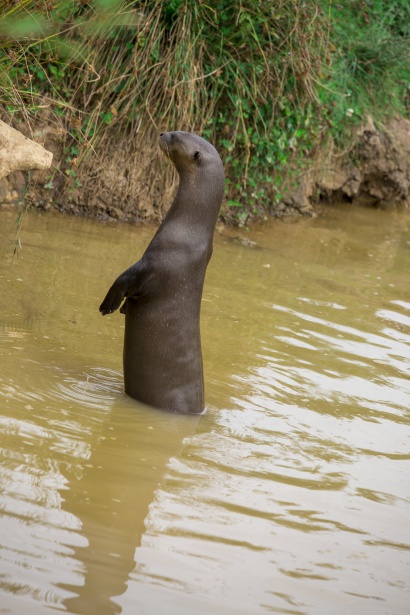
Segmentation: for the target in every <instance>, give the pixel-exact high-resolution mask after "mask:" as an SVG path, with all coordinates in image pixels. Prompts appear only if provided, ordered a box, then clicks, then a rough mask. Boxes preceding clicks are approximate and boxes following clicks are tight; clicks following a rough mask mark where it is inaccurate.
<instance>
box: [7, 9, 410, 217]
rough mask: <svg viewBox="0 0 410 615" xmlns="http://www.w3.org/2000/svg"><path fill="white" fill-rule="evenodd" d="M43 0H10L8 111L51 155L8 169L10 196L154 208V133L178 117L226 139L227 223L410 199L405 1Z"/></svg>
mask: <svg viewBox="0 0 410 615" xmlns="http://www.w3.org/2000/svg"><path fill="white" fill-rule="evenodd" d="M46 5H47V6H46ZM46 5H45V4H44V3H43V2H39V1H37V0H16V2H15V3H13V6H12V7H10V6H9V5H7V6H6V7H5V8H4V7H3V8H2V9H0V45H1V50H2V53H1V54H0V119H2V120H4V121H7V122H8V123H10V124H12V125H13V126H14V127H15V128H17V129H19V130H21V131H22V132H23V133H24V134H26V136H28V137H30V138H34V139H35V140H37V141H39V142H40V143H41V144H43V145H45V147H46V148H47V149H49V150H50V151H52V152H53V155H54V164H55V167H54V169H53V171H52V172H51V173H43V174H41V173H36V174H32V175H31V179H30V182H29V183H28V184H27V182H26V178H25V177H24V176H23V175H21V174H20V175H16V176H15V177H11V178H10V179H9V180H8V183H7V184H2V186H1V187H0V202H2V203H10V202H14V201H17V200H19V199H20V200H21V198H22V195H23V194H24V198H25V200H26V202H28V203H30V204H32V205H33V206H35V207H38V208H43V209H49V208H57V209H60V210H62V211H66V212H70V213H74V214H79V215H85V216H92V217H99V218H106V219H116V220H123V221H159V220H161V219H162V218H163V216H164V213H165V212H166V209H167V207H168V206H169V204H170V202H171V200H172V195H173V193H174V191H175V187H176V177H175V174H174V173H173V171H172V169H171V167H170V166H169V165H167V164H166V163H165V162H164V159H163V157H162V156H161V154H160V152H159V149H158V134H159V133H160V132H161V131H163V130H173V129H178V130H188V131H191V132H195V133H197V134H200V135H201V136H203V137H205V138H206V139H208V140H209V141H211V142H212V143H213V144H214V145H215V146H216V147H217V149H218V151H219V152H220V154H221V157H222V159H223V162H224V166H225V172H226V190H225V200H224V204H223V206H222V210H221V220H222V222H224V223H225V224H233V225H239V226H245V225H247V224H248V223H249V222H252V221H255V220H260V219H264V218H266V217H281V216H284V215H294V214H303V215H314V214H315V213H316V212H317V210H318V206H319V205H320V204H321V203H323V202H326V201H328V200H332V199H334V198H336V199H338V200H339V199H340V198H342V199H348V200H353V201H355V200H360V201H361V202H366V203H368V204H371V205H375V206H377V205H380V206H383V207H384V206H390V205H391V204H398V203H399V204H403V203H405V202H406V199H408V192H409V188H408V184H409V179H408V178H409V170H408V166H406V165H407V160H408V156H409V146H408V140H409V136H408V133H409V130H408V122H407V120H406V118H407V119H408V118H409V111H410V108H409V101H410V90H409V83H410V68H409V67H410V6H409V5H408V3H407V2H405V1H404V0H402V1H399V2H397V3H394V6H392V5H391V3H389V2H387V0H377V2H376V1H373V0H372V1H369V2H367V3H362V2H356V1H354V2H352V1H351V0H340V2H338V3H333V2H330V0H312V1H311V2H309V3H300V2H297V1H296V0H282V2H281V3H279V5H278V6H277V7H276V9H275V10H273V8H272V3H270V2H266V3H255V2H254V0H241V1H239V0H218V1H217V0H209V1H208V2H207V3H206V4H204V3H202V2H200V3H198V2H196V1H193V0H172V1H167V2H163V1H162V0H161V1H160V0H139V1H136V2H133V3H131V4H130V3H126V2H123V1H121V0H104V2H94V1H91V0H90V1H85V2H82V3H81V4H78V3H67V2H61V1H59V0H52V1H51V2H49V3H46ZM399 118H403V119H399Z"/></svg>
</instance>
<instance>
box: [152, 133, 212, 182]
mask: <svg viewBox="0 0 410 615" xmlns="http://www.w3.org/2000/svg"><path fill="white" fill-rule="evenodd" d="M160 146H161V149H162V151H163V152H164V153H165V154H166V156H168V158H169V159H170V160H171V161H172V162H173V164H174V166H175V168H176V170H177V171H178V173H179V174H180V175H185V174H186V173H190V174H191V173H192V174H194V175H197V174H198V172H201V171H202V170H205V169H206V170H211V169H212V171H213V172H215V171H222V173H223V167H222V161H221V159H220V157H219V154H218V152H217V151H216V149H215V148H214V146H213V145H211V144H210V143H208V141H205V139H202V138H201V137H198V136H197V135H195V134H193V133H191V132H184V131H182V130H176V131H174V132H162V133H161V135H160Z"/></svg>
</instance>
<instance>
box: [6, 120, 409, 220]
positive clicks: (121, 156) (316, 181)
mask: <svg viewBox="0 0 410 615" xmlns="http://www.w3.org/2000/svg"><path fill="white" fill-rule="evenodd" d="M43 142H44V144H45V147H46V148H47V149H49V150H50V151H52V152H53V154H54V161H55V162H54V169H53V170H51V171H50V170H42V171H34V172H32V173H31V174H30V175H29V174H28V173H25V172H14V173H12V174H10V175H9V176H8V177H7V178H4V179H2V180H1V181H0V208H2V209H4V208H9V207H15V206H18V205H19V204H21V202H22V200H24V202H25V204H26V205H29V206H31V207H34V208H37V209H40V210H50V209H56V210H59V211H62V212H64V213H68V214H74V215H80V216H85V217H95V218H99V219H104V220H118V221H123V222H151V221H154V222H159V221H160V220H161V219H162V218H163V216H164V214H165V213H166V211H167V207H168V206H169V205H170V203H171V201H172V194H173V191H174V190H175V181H176V179H175V178H174V177H173V171H172V169H171V168H170V165H168V163H167V162H166V161H165V159H164V158H163V155H162V154H161V153H160V152H159V151H158V148H157V144H156V142H155V135H153V137H152V141H151V142H150V143H149V144H147V146H146V148H145V150H141V151H140V154H139V155H138V153H137V152H135V150H134V148H133V145H132V143H131V144H130V143H128V147H127V143H126V142H123V143H119V144H117V145H116V147H115V148H114V149H113V150H112V153H111V155H109V152H107V155H106V157H105V159H104V160H100V169H99V170H98V171H97V172H95V173H89V170H88V169H87V168H82V170H81V171H82V174H84V177H85V178H87V179H86V180H85V183H84V184H82V183H81V182H80V181H79V180H78V179H77V177H71V178H70V177H67V176H65V175H64V174H63V173H62V172H61V170H60V169H61V165H62V161H63V156H62V151H61V147H60V143H59V139H58V135H56V134H55V132H54V131H53V130H50V131H46V132H44V133H43ZM130 149H131V151H130ZM90 163H92V164H94V161H90ZM145 175H146V177H145ZM153 178H154V179H153ZM70 180H71V181H70ZM272 180H273V182H275V175H272ZM281 180H282V184H283V195H282V198H281V199H280V200H278V201H276V202H274V203H272V206H271V207H270V208H268V209H267V208H266V207H260V208H254V209H253V211H248V216H247V217H246V218H244V219H242V221H240V222H239V225H240V226H244V225H246V223H247V222H249V221H258V220H263V219H266V218H267V217H277V218H282V217H285V216H290V215H293V216H295V215H304V216H315V215H317V214H318V213H319V212H320V210H321V208H322V207H323V206H325V205H326V204H327V203H329V202H335V201H337V202H341V201H347V202H353V203H359V204H362V205H363V204H364V205H368V206H373V207H382V208H392V207H402V208H406V207H408V206H409V204H410V122H409V121H408V120H406V119H405V118H395V119H392V120H390V121H389V122H388V123H387V124H386V125H385V126H383V127H381V128H376V126H375V123H374V121H373V120H372V119H371V118H370V117H369V118H368V119H367V122H366V123H365V124H363V125H361V126H359V127H358V128H357V129H356V130H354V131H352V143H351V145H350V147H349V151H348V152H346V153H345V154H343V153H341V152H338V151H335V147H334V142H333V141H332V139H331V138H329V139H327V141H325V142H324V143H322V145H321V147H317V148H316V149H315V150H314V151H313V153H312V155H311V156H309V157H306V159H305V160H304V161H303V164H302V165H299V169H296V170H295V169H294V168H292V164H291V163H290V165H289V169H288V170H286V169H285V170H284V171H283V172H282V178H281ZM149 181H151V185H150V184H149V183H148V182H149ZM68 183H69V184H71V185H70V186H69V187H67V184H68ZM61 184H64V190H62V189H61V188H60V190H59V188H58V187H59V185H60V186H61ZM164 185H165V186H166V190H164ZM221 220H222V222H224V223H226V224H235V223H236V224H237V223H238V221H237V220H236V219H235V218H232V216H231V215H230V208H229V206H228V205H227V203H226V200H225V202H224V204H223V207H222V211H221Z"/></svg>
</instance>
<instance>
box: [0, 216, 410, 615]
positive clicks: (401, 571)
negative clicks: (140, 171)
mask: <svg viewBox="0 0 410 615" xmlns="http://www.w3.org/2000/svg"><path fill="white" fill-rule="evenodd" d="M14 219H15V215H14V214H13V213H10V212H0V228H1V232H0V235H1V238H0V241H1V248H2V259H1V265H0V283H1V294H0V428H1V431H0V439H1V440H0V441H1V461H2V463H1V470H0V493H1V496H0V503H1V507H0V510H1V512H0V544H1V550H0V612H1V613H8V614H13V615H14V614H15V615H31V614H34V615H37V614H44V613H47V612H49V611H51V610H53V611H55V610H61V611H65V612H66V613H73V614H74V613H78V614H84V615H91V614H94V613H95V614H98V615H108V614H110V615H111V614H117V613H123V614H125V615H133V614H135V613H138V614H146V615H154V614H155V615H156V614H158V613H165V612H166V613H170V614H171V615H173V614H175V615H177V614H178V615H192V614H196V615H230V614H232V615H233V614H235V615H258V614H263V613H287V614H295V615H296V614H297V615H302V614H309V615H311V614H312V615H316V614H318V613H323V614H328V613H331V614H332V615H339V614H340V615H345V613H361V614H369V615H370V614H371V615H375V614H376V615H378V614H380V615H381V614H391V615H402V614H403V615H404V614H405V613H408V612H409V610H408V609H409V606H408V605H409V604H410V591H409V590H410V478H409V467H410V464H409V460H410V421H409V415H410V380H409V372H410V345H409V343H410V283H409V270H410V213H408V212H407V213H406V212H401V213H392V212H383V211H373V210H367V209H359V208H356V209H355V208H350V207H347V206H341V207H335V208H332V209H329V210H327V212H326V213H325V215H324V216H323V217H321V218H318V219H315V220H310V219H309V220H299V221H297V222H294V223H287V224H286V223H283V222H272V223H267V224H265V225H263V226H260V227H257V228H254V229H253V230H251V231H250V233H249V234H248V235H247V237H249V238H250V239H252V240H253V241H256V243H257V246H256V247H253V248H251V247H247V246H243V245H240V244H239V243H238V242H237V241H236V240H235V239H233V237H227V236H221V235H216V237H215V246H214V256H213V259H212V261H211V265H210V267H209V269H208V275H207V280H206V287H205V291H204V297H203V304H202V340H203V351H204V362H205V383H206V402H207V413H206V414H205V415H204V416H202V417H200V418H193V417H184V416H173V415H167V414H163V413H161V412H158V411H155V410H150V409H147V408H144V407H143V406H141V405H140V404H138V403H137V402H135V401H133V400H131V399H129V398H127V397H126V396H125V395H124V394H123V391H122V375H121V354H122V335H123V327H124V322H123V317H122V315H120V314H119V313H116V314H113V315H111V316H108V317H105V318H103V317H101V316H100V315H99V313H98V306H99V303H100V301H101V299H102V298H103V296H104V295H105V292H106V290H107V288H108V286H109V285H110V284H111V282H112V281H113V279H114V277H115V276H116V275H117V274H118V273H120V272H121V271H122V270H123V269H124V268H125V267H127V266H128V265H130V264H131V263H132V262H134V261H135V260H137V259H138V257H139V255H141V254H142V252H143V251H144V249H145V247H146V245H147V243H148V241H149V239H150V237H151V236H152V234H153V232H154V230H155V229H154V228H153V227H142V228H140V227H135V226H127V225H115V224H108V223H102V222H97V221H90V220H84V219H76V218H68V217H64V216H61V215H58V214H47V215H45V214H44V215H38V214H31V215H29V216H28V217H27V219H26V221H25V224H24V229H23V232H22V243H23V249H22V250H21V252H20V254H19V257H18V258H17V259H16V258H14V259H13V258H12V257H11V255H10V251H9V242H10V240H11V239H12V237H13V222H14ZM231 235H235V233H231Z"/></svg>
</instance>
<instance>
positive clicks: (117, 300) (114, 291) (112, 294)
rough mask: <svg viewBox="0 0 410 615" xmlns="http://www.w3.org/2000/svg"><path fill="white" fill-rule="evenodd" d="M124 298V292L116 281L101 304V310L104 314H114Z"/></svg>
mask: <svg viewBox="0 0 410 615" xmlns="http://www.w3.org/2000/svg"><path fill="white" fill-rule="evenodd" d="M123 299H124V293H123V291H122V290H121V288H120V287H119V285H118V284H117V283H116V282H114V284H113V285H112V286H111V288H110V290H109V291H108V293H107V295H106V297H105V299H104V301H103V302H102V303H101V305H100V312H101V314H102V315H103V316H105V315H106V314H112V313H113V312H115V310H118V308H119V307H120V305H121V303H122V300H123Z"/></svg>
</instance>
